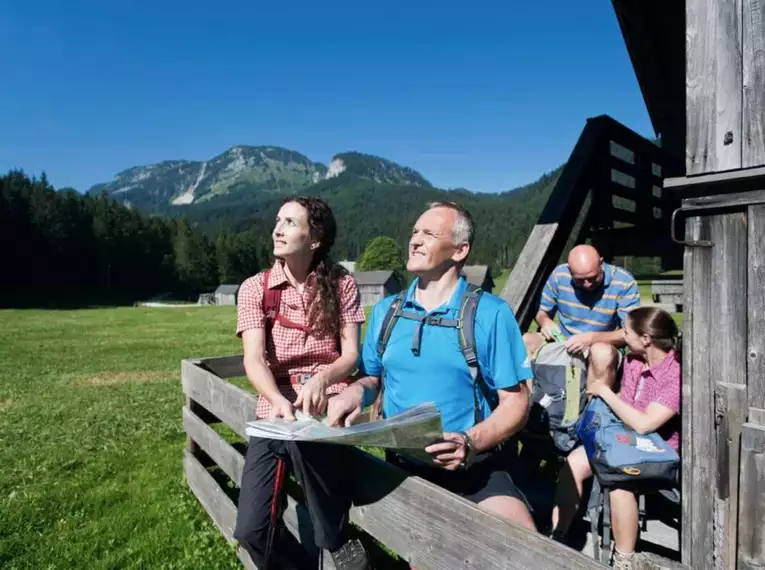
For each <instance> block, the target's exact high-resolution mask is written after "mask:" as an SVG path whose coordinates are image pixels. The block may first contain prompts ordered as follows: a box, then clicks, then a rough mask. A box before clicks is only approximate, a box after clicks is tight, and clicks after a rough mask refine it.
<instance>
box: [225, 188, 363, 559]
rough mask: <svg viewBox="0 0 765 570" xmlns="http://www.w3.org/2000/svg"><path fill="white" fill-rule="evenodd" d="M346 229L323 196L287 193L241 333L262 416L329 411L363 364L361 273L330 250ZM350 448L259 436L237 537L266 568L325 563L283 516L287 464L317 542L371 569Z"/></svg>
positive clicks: (244, 299)
mask: <svg viewBox="0 0 765 570" xmlns="http://www.w3.org/2000/svg"><path fill="white" fill-rule="evenodd" d="M336 233H337V225H336V222H335V218H334V216H333V214H332V211H331V210H330V208H329V206H327V204H326V203H325V202H324V201H323V200H321V199H320V198H317V197H313V196H295V197H290V198H287V199H285V200H284V202H283V203H282V206H281V208H280V210H279V213H278V214H277V217H276V221H275V226H274V230H273V234H272V238H273V244H274V249H273V253H274V257H275V258H276V260H275V262H274V264H273V266H272V267H271V268H270V269H268V270H266V271H264V272H261V273H258V274H257V275H254V276H253V277H250V278H249V279H247V280H246V281H245V282H244V283H243V284H242V286H241V288H240V291H239V300H238V318H237V336H240V337H241V338H242V345H243V349H244V367H245V370H246V372H247V377H248V378H249V380H250V382H251V383H252V385H253V386H254V387H255V389H256V390H257V391H258V395H259V396H258V406H257V410H256V415H257V417H258V418H271V419H274V418H284V419H286V420H294V419H295V412H296V411H297V410H301V411H302V412H304V413H306V414H310V415H321V414H323V413H324V412H325V410H326V406H327V399H328V398H329V397H331V395H333V394H336V393H338V392H340V391H342V390H343V388H344V387H345V386H346V385H347V382H348V377H349V375H350V374H351V373H352V372H353V370H354V369H355V367H356V364H357V360H358V354H359V348H358V347H359V333H360V325H361V323H362V322H364V313H363V311H362V308H361V301H360V295H359V291H358V288H357V285H356V281H355V280H354V279H353V277H352V276H350V275H349V274H348V272H347V271H346V270H345V269H344V268H343V267H342V266H341V265H338V264H336V263H334V262H333V261H332V260H331V258H330V256H329V253H330V250H331V248H332V245H333V244H334V241H335V236H336ZM273 299H278V306H277V307H273V306H271V305H273V304H274V303H275V302H274V301H273ZM269 302H270V303H271V305H269ZM267 310H268V313H267ZM346 452H347V450H346V449H345V448H344V447H343V446H339V445H330V444H321V443H309V442H291V441H281V440H272V439H263V438H256V437H252V438H250V441H249V445H248V448H247V456H246V459H245V465H244V472H243V474H242V485H241V492H240V495H239V511H238V515H237V523H236V531H235V536H236V538H237V539H238V540H239V542H240V544H241V545H242V546H243V547H244V548H245V549H246V550H247V551H248V552H249V554H250V556H251V557H252V559H253V561H254V562H255V564H256V565H257V566H258V567H259V568H263V567H268V566H269V565H270V566H271V567H275V568H296V569H297V568H301V569H302V568H310V567H313V566H315V561H312V560H311V558H310V556H309V555H308V553H307V551H306V550H305V548H304V547H303V546H302V545H301V544H300V543H299V542H298V541H297V540H296V539H295V537H293V536H292V534H291V533H290V532H289V531H287V529H286V528H285V527H284V523H283V521H282V516H281V515H282V511H283V506H284V504H285V501H284V497H283V496H281V495H282V494H281V493H280V492H279V491H280V488H281V487H282V485H283V481H284V478H285V477H286V473H285V470H291V471H292V472H294V474H295V476H296V477H297V479H298V480H299V481H300V484H301V486H302V488H303V490H304V492H305V496H306V504H307V506H308V511H309V513H310V515H311V520H312V522H313V528H314V539H315V542H316V545H317V546H318V547H320V548H323V549H326V550H329V551H330V553H331V554H332V557H333V559H334V561H335V566H336V567H338V568H344V569H345V568H348V569H356V568H358V569H366V568H370V566H369V562H368V559H367V554H366V552H365V551H364V549H363V547H362V546H361V544H360V543H359V542H358V541H357V540H348V509H349V508H350V504H351V498H350V497H349V496H348V493H347V483H346V481H344V478H343V469H344V465H345V463H346V461H345V460H344V457H345V456H344V454H345V453H346Z"/></svg>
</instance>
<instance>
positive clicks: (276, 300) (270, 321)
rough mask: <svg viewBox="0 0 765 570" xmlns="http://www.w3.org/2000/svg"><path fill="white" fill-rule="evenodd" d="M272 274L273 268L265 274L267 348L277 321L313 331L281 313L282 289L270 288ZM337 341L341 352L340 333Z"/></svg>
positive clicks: (283, 324) (290, 327) (288, 326)
mask: <svg viewBox="0 0 765 570" xmlns="http://www.w3.org/2000/svg"><path fill="white" fill-rule="evenodd" d="M270 276H271V269H266V271H265V273H264V274H263V313H264V314H265V316H266V327H265V331H266V348H268V339H269V338H271V330H272V329H273V327H274V323H275V322H278V323H279V324H280V325H282V326H283V327H286V328H288V329H299V330H301V331H303V332H304V333H310V332H311V330H310V329H309V328H308V327H305V326H303V325H299V324H297V323H295V322H292V321H290V320H289V319H287V318H286V317H285V316H284V315H282V314H281V313H279V309H280V307H281V304H282V290H281V289H280V288H278V287H277V288H275V289H269V288H268V280H269V278H270ZM335 343H336V345H337V353H338V354H340V335H338V336H337V338H336V339H335Z"/></svg>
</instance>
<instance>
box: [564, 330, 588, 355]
mask: <svg viewBox="0 0 765 570" xmlns="http://www.w3.org/2000/svg"><path fill="white" fill-rule="evenodd" d="M592 343H593V337H592V333H579V334H575V335H574V336H572V337H571V338H569V339H568V340H567V341H566V350H567V351H568V352H569V353H571V354H582V353H584V352H585V351H587V349H589V348H590V347H591V346H592Z"/></svg>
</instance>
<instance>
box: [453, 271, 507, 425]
mask: <svg viewBox="0 0 765 570" xmlns="http://www.w3.org/2000/svg"><path fill="white" fill-rule="evenodd" d="M482 294H483V289H481V288H480V287H478V286H476V285H473V284H472V283H468V285H467V288H466V289H465V293H464V294H463V295H462V302H461V304H460V312H459V317H458V321H457V322H458V325H457V332H458V335H459V341H460V349H461V350H462V355H463V356H464V357H465V361H466V362H467V365H468V369H469V370H470V376H471V377H472V378H473V389H474V395H475V401H474V408H475V420H476V423H478V422H480V421H481V420H482V419H483V418H482V414H481V407H480V404H479V402H478V394H476V393H475V388H476V387H477V388H478V389H479V390H480V391H481V393H482V394H483V397H484V398H485V399H486V401H487V402H488V403H489V408H490V409H492V410H493V409H494V408H496V407H497V404H498V401H499V397H498V396H497V394H496V392H495V391H493V390H490V389H489V386H488V385H487V384H486V381H485V380H484V378H483V374H482V373H481V367H480V366H479V364H478V352H477V349H476V345H475V316H476V312H477V311H478V301H480V300H481V295H482Z"/></svg>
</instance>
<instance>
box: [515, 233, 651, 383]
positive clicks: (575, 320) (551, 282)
mask: <svg viewBox="0 0 765 570" xmlns="http://www.w3.org/2000/svg"><path fill="white" fill-rule="evenodd" d="M567 261H568V262H567V263H564V264H562V265H559V266H558V267H556V268H555V269H554V270H553V272H552V274H551V275H550V277H549V278H548V279H547V283H545V287H544V289H543V291H542V299H541V301H540V304H539V312H537V314H536V322H537V324H538V325H539V335H536V334H534V333H526V334H525V335H524V337H523V340H524V342H525V343H526V347H527V349H528V352H529V354H532V355H533V354H535V353H536V351H537V349H538V348H539V346H541V344H542V342H543V339H544V340H547V341H551V340H558V339H561V338H562V339H564V340H565V342H566V346H567V348H568V350H569V352H570V353H572V354H581V355H583V356H584V357H585V358H587V359H588V373H587V378H588V380H589V379H592V381H595V379H601V380H603V381H605V382H608V383H609V384H611V385H613V382H614V379H615V376H616V371H617V369H618V367H619V364H620V361H621V358H622V353H621V352H620V351H619V350H617V347H622V346H624V344H625V341H624V322H625V320H626V318H627V314H628V313H629V312H630V311H631V310H632V309H634V308H635V307H639V306H640V294H639V292H638V286H637V282H636V281H635V278H634V277H633V276H632V275H631V274H630V273H629V272H628V271H626V270H625V269H622V268H621V267H617V266H615V265H611V264H609V263H605V262H604V261H603V258H602V257H601V256H600V254H599V253H598V251H597V250H596V249H595V248H594V247H592V246H591V245H586V244H583V245H578V246H576V247H575V248H574V249H572V250H571V252H570V253H569V255H568V260H567ZM556 312H557V313H558V321H559V323H560V326H558V325H556V324H555V322H554V321H553V319H554V318H555V314H556ZM540 336H541V337H542V338H540Z"/></svg>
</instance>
